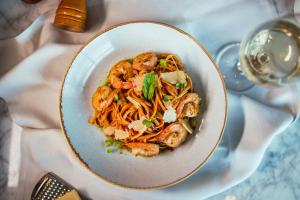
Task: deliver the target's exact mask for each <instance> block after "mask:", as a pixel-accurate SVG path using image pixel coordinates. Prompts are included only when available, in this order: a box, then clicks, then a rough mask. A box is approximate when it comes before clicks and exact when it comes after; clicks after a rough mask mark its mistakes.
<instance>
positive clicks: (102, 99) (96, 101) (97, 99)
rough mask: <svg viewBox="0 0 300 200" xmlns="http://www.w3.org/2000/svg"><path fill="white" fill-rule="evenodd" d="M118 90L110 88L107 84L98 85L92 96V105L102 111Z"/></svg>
mask: <svg viewBox="0 0 300 200" xmlns="http://www.w3.org/2000/svg"><path fill="white" fill-rule="evenodd" d="M118 92H119V89H115V90H112V89H110V87H108V86H101V87H98V88H97V90H96V92H95V93H94V94H93V97H92V105H93V108H94V109H95V110H97V111H98V112H102V111H103V110H104V109H105V108H107V107H108V106H109V105H110V104H111V103H112V101H113V100H114V95H115V94H117V93H118Z"/></svg>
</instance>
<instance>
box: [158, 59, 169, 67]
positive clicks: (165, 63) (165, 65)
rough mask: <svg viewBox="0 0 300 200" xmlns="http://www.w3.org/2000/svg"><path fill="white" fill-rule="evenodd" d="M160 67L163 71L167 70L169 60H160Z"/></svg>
mask: <svg viewBox="0 0 300 200" xmlns="http://www.w3.org/2000/svg"><path fill="white" fill-rule="evenodd" d="M159 66H160V67H161V68H163V69H165V68H166V67H167V66H168V63H167V60H166V59H160V60H159Z"/></svg>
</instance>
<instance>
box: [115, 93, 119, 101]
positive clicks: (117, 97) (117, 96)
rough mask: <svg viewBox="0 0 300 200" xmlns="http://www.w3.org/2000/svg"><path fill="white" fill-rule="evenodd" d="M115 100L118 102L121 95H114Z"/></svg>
mask: <svg viewBox="0 0 300 200" xmlns="http://www.w3.org/2000/svg"><path fill="white" fill-rule="evenodd" d="M114 100H115V101H116V102H117V101H118V100H119V95H118V94H115V95H114Z"/></svg>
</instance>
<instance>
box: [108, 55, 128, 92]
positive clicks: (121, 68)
mask: <svg viewBox="0 0 300 200" xmlns="http://www.w3.org/2000/svg"><path fill="white" fill-rule="evenodd" d="M131 69H132V67H131V64H130V63H129V62H127V61H124V60H123V61H121V62H119V63H118V64H116V65H115V66H114V67H113V68H112V69H111V71H110V73H109V75H108V80H109V82H110V83H111V84H112V86H113V87H114V88H122V89H130V88H133V86H134V85H133V82H132V81H127V82H125V81H122V79H121V76H122V75H123V76H124V75H126V73H130V71H131Z"/></svg>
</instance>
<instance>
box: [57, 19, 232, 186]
mask: <svg viewBox="0 0 300 200" xmlns="http://www.w3.org/2000/svg"><path fill="white" fill-rule="evenodd" d="M59 100H60V104H59V108H60V119H61V127H62V130H63V132H64V135H65V138H66V141H67V143H68V144H69V146H70V148H71V149H72V151H73V152H74V155H75V156H76V157H77V158H78V159H79V160H80V162H81V163H82V164H83V165H84V166H85V167H86V168H87V169H88V170H89V171H90V172H92V173H93V174H94V175H95V176H97V177H100V178H102V179H104V180H105V181H107V182H109V183H112V184H115V185H118V186H121V187H125V188H131V189H161V188H165V187H169V186H172V185H175V184H177V183H179V182H181V181H183V180H185V179H186V178H188V177H189V176H191V175H192V174H193V173H194V172H196V171H197V170H199V169H200V168H201V167H202V166H203V165H205V163H206V162H207V161H208V160H209V158H210V157H211V155H212V154H213V152H214V150H215V149H216V147H217V145H218V144H219V142H220V140H221V138H222V135H223V131H224V127H225V123H226V118H227V96H226V89H225V85H224V81H223V79H222V76H221V74H220V71H219V70H218V67H217V66H216V64H215V63H214V61H213V59H212V58H211V56H210V55H209V53H208V52H207V50H206V49H205V48H204V47H203V46H202V45H201V44H200V43H199V42H198V41H197V40H196V39H194V38H193V37H192V36H190V35H189V34H187V33H185V32H184V31H182V30H180V29H178V28H175V27H172V26H170V25H167V24H162V23H157V22H128V23H123V24H119V25H116V26H114V27H111V28H109V29H107V30H105V31H102V32H100V33H98V34H96V35H95V36H94V37H92V38H91V39H90V40H89V41H87V42H86V43H85V44H84V45H83V46H82V48H81V49H80V50H79V51H78V52H77V54H76V55H75V57H74V58H73V60H72V61H71V63H70V65H69V67H68V70H67V72H66V74H65V77H64V80H63V83H62V88H61V94H60V99H59Z"/></svg>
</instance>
